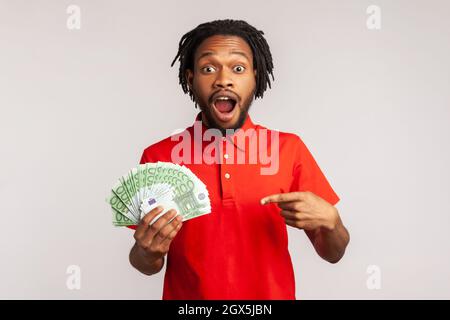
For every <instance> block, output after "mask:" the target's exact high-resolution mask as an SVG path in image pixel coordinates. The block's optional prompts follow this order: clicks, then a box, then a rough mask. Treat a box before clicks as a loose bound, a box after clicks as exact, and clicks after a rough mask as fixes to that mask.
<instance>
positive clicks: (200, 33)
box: [130, 20, 349, 299]
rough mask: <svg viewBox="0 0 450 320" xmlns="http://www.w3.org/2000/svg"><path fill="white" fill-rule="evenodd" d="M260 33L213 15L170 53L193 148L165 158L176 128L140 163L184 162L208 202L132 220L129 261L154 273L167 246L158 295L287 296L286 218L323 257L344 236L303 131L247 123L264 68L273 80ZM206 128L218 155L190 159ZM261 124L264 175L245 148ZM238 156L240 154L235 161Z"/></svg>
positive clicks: (291, 284)
mask: <svg viewBox="0 0 450 320" xmlns="http://www.w3.org/2000/svg"><path fill="white" fill-rule="evenodd" d="M263 34H264V33H263V32H262V31H258V30H257V29H255V28H254V27H252V26H251V25H249V24H247V23H246V22H245V21H236V20H217V21H213V22H209V23H204V24H201V25H199V26H198V27H197V28H195V29H194V30H192V31H190V32H188V33H186V34H185V35H184V36H183V37H182V39H181V41H180V43H179V51H178V54H177V56H176V57H175V59H174V61H173V63H172V65H173V64H174V63H175V62H176V60H177V59H178V58H179V61H180V70H179V80H180V84H181V86H182V88H183V90H184V92H185V93H189V95H190V97H191V99H192V100H193V101H194V102H195V105H196V106H197V105H198V106H199V107H200V110H201V112H200V113H199V114H198V116H197V119H196V120H197V122H195V123H194V126H191V127H189V128H187V129H186V131H185V133H187V135H185V136H184V137H188V139H189V142H190V143H192V149H189V150H184V153H185V154H184V155H183V159H184V160H183V161H178V160H177V161H174V149H175V148H178V147H179V143H180V142H179V138H180V136H178V138H174V136H172V137H169V138H166V139H164V140H162V141H160V142H158V143H155V144H153V145H151V146H149V147H148V148H147V149H145V151H144V153H143V155H142V159H141V163H146V162H156V161H169V162H177V163H179V164H184V165H186V166H187V167H188V168H189V169H190V170H192V171H193V173H195V174H196V175H197V176H198V177H199V178H200V179H201V180H202V181H203V182H204V183H205V184H206V186H207V188H208V191H209V196H210V200H211V206H212V210H211V213H210V214H207V215H204V216H201V217H198V218H195V219H192V220H189V221H185V222H182V221H181V218H180V217H179V216H178V217H177V218H175V219H171V218H173V217H174V216H175V215H176V212H174V211H173V210H170V211H168V212H166V213H165V214H164V215H163V216H162V217H161V218H159V219H158V220H157V221H156V222H155V223H154V224H152V225H151V226H149V222H150V221H151V220H152V219H153V218H154V217H155V216H156V215H158V214H159V213H161V212H162V211H163V210H164V209H163V208H155V209H154V210H152V211H150V212H149V213H148V214H147V215H146V216H145V217H144V218H143V219H142V221H141V223H140V224H139V226H134V227H133V228H135V229H136V231H135V234H134V238H135V240H136V243H135V245H134V246H133V248H132V249H131V252H130V262H131V264H132V265H133V266H134V267H135V268H136V269H137V270H139V271H140V272H142V273H144V274H147V275H151V274H155V273H157V272H159V271H160V270H161V269H162V267H163V265H164V261H165V256H166V254H167V268H166V274H165V278H164V292H163V299H295V280H294V271H293V267H292V262H291V258H290V255H289V252H288V240H287V225H288V226H291V227H294V228H297V229H300V230H304V231H305V233H306V234H307V236H308V237H309V239H310V240H311V242H312V244H313V246H314V248H315V250H316V251H317V253H318V254H319V255H320V256H321V257H322V258H323V259H325V260H326V261H328V262H330V263H336V262H338V261H339V260H340V259H341V258H342V256H343V255H344V252H345V248H346V246H347V244H348V242H349V234H348V232H347V230H346V228H345V227H344V225H343V223H342V221H341V219H340V216H339V213H338V210H337V209H336V208H335V207H334V205H335V204H336V203H337V202H338V201H339V197H338V196H337V195H336V194H335V192H334V191H333V189H332V188H331V186H330V184H329V183H328V181H327V180H326V178H325V176H324V175H323V173H322V171H321V170H320V168H319V167H318V165H317V163H316V162H315V160H314V158H313V156H312V155H311V153H310V152H309V150H308V149H307V147H306V146H305V144H304V143H303V142H302V140H301V139H300V138H299V137H298V136H297V135H295V134H292V133H284V132H276V131H274V130H268V129H267V128H265V127H263V126H260V125H256V124H254V123H253V122H252V120H251V118H250V116H249V115H248V110H249V108H250V105H251V103H252V101H253V98H258V97H260V98H262V97H263V93H264V91H265V90H266V88H267V86H269V87H270V78H269V75H272V79H274V78H273V73H272V70H273V64H272V56H271V53H270V50H269V46H268V44H267V42H266V40H265V39H264V37H263ZM200 121H201V122H200ZM198 123H200V124H201V126H200V131H201V135H200V137H202V138H200V139H199V138H198V137H195V131H196V130H197V129H198V127H197V128H196V127H195V124H198ZM208 130H216V131H219V133H220V134H221V135H223V139H220V140H219V141H214V142H213V144H214V145H215V146H216V147H217V146H220V147H222V148H218V149H216V152H215V153H214V152H213V153H214V154H213V153H211V155H212V157H214V159H215V160H217V159H219V160H221V161H216V162H215V163H212V164H211V161H208V163H206V162H205V161H202V162H201V163H198V161H197V162H196V161H194V157H195V156H196V155H198V153H199V152H200V154H201V155H204V154H205V151H206V149H207V148H208V147H210V145H209V144H208V142H207V141H205V140H207V139H204V137H205V135H204V133H205V132H206V131H208ZM248 132H251V133H250V134H247V133H248ZM268 132H269V136H271V137H275V139H274V140H272V141H269V144H268V145H269V147H268V148H269V149H270V150H269V151H270V153H271V155H276V156H277V159H278V161H279V166H277V167H276V170H272V171H271V172H269V173H267V172H266V174H263V173H262V172H263V171H262V169H264V168H262V167H263V163H262V162H263V161H262V160H261V159H262V158H261V157H257V158H258V159H257V161H256V163H255V162H253V163H251V161H248V159H250V158H252V157H253V156H254V153H255V150H254V149H251V148H247V149H246V147H249V146H250V143H251V141H256V140H255V139H257V140H258V139H259V140H261V139H262V138H263V134H267V133H268ZM242 133H244V134H245V137H246V138H248V139H247V140H245V143H244V144H241V145H239V144H238V143H237V142H236V141H237V140H236V139H235V138H236V137H237V136H238V135H239V134H242ZM193 135H194V137H192V136H193ZM252 139H253V140H252ZM230 141H231V142H230ZM241 141H242V140H241ZM225 145H227V148H226V149H225ZM230 145H231V146H232V147H231V148H229V147H230ZM223 150H226V151H223ZM191 151H192V153H191ZM230 151H231V152H230ZM231 153H234V154H233V155H231ZM239 155H243V156H244V158H245V159H246V160H247V161H245V162H244V163H242V162H241V163H236V162H237V161H236V158H237V156H239ZM202 159H203V160H206V159H204V158H202ZM253 159H255V157H253ZM209 160H211V159H209ZM222 160H223V161H222ZM233 160H234V161H233ZM269 171H270V170H269ZM170 220H171V221H170ZM169 221H170V222H169Z"/></svg>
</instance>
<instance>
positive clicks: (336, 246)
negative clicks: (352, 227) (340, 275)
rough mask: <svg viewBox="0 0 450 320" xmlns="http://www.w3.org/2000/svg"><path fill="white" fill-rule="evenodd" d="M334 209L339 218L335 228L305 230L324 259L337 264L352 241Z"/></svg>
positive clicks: (338, 217)
mask: <svg viewBox="0 0 450 320" xmlns="http://www.w3.org/2000/svg"><path fill="white" fill-rule="evenodd" d="M333 208H334V210H335V211H336V216H337V219H336V224H335V226H334V227H331V228H326V227H322V228H318V229H315V230H305V233H306V234H307V236H308V238H309V240H310V241H311V243H312V244H313V246H314V249H315V250H316V252H317V254H318V255H319V256H320V257H321V258H322V259H324V260H326V261H328V262H330V263H337V262H338V261H339V260H341V258H342V257H343V256H344V253H345V249H346V247H347V245H348V243H349V241H350V234H349V233H348V231H347V229H346V228H345V226H344V224H343V223H342V220H341V218H340V216H339V213H338V211H337V209H336V208H335V207H333Z"/></svg>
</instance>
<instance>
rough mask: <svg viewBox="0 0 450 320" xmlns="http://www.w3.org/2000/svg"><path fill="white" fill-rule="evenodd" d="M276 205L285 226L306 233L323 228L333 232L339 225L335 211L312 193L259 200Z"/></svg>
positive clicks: (272, 196)
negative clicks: (302, 230)
mask: <svg viewBox="0 0 450 320" xmlns="http://www.w3.org/2000/svg"><path fill="white" fill-rule="evenodd" d="M271 202H273V203H277V204H278V207H279V208H280V209H281V212H280V214H281V216H282V217H283V218H284V220H285V221H286V224H287V225H290V226H292V227H295V228H298V229H304V230H306V231H312V230H316V229H318V228H325V229H327V230H334V229H335V228H336V226H337V224H338V223H339V214H338V211H337V209H336V208H335V207H334V206H332V205H331V204H330V203H328V202H327V201H326V200H324V199H322V198H320V197H319V196H317V195H315V194H314V193H312V192H309V191H306V192H289V193H279V194H273V195H270V196H267V197H264V198H262V199H261V204H263V205H265V204H268V203H271Z"/></svg>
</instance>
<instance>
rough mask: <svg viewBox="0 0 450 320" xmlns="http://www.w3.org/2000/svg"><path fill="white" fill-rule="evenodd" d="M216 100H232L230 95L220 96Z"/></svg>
mask: <svg viewBox="0 0 450 320" xmlns="http://www.w3.org/2000/svg"><path fill="white" fill-rule="evenodd" d="M216 100H230V98H228V97H218V98H217V99H216Z"/></svg>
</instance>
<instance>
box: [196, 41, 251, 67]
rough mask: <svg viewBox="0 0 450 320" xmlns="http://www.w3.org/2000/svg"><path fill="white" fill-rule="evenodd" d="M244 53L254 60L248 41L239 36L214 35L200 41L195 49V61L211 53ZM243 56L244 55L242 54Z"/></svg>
mask: <svg viewBox="0 0 450 320" xmlns="http://www.w3.org/2000/svg"><path fill="white" fill-rule="evenodd" d="M236 53H238V54H239V53H243V54H245V55H246V56H247V59H248V60H250V61H252V59H253V54H252V49H251V48H250V46H249V44H248V43H247V41H245V40H244V39H242V38H241V37H238V36H229V35H214V36H211V37H208V38H206V39H205V40H203V41H202V43H200V45H199V46H198V48H197V50H196V51H195V58H194V59H195V61H197V60H199V59H200V58H202V57H205V56H210V55H231V54H236ZM241 56H242V55H241Z"/></svg>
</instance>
